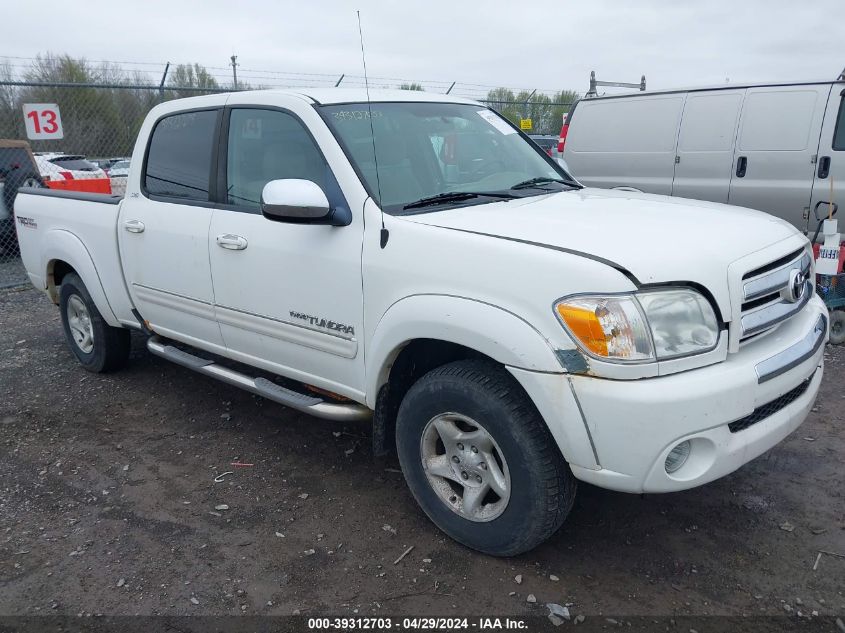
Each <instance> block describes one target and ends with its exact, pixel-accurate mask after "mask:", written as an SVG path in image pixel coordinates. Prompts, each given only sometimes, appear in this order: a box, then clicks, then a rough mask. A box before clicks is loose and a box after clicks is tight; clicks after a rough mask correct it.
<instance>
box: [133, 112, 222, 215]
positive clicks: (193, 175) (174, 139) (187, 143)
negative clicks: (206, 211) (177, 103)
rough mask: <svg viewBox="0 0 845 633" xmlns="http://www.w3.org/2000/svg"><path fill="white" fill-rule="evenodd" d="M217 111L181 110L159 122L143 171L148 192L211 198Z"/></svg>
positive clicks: (191, 198)
mask: <svg viewBox="0 0 845 633" xmlns="http://www.w3.org/2000/svg"><path fill="white" fill-rule="evenodd" d="M217 114H218V111H217V110H200V111H197V112H182V113H180V114H174V115H172V116H168V117H165V118H163V119H161V120H160V121H159V122H158V123H157V124H156V126H155V129H154V130H153V133H152V137H151V139H150V145H149V149H148V150H147V162H146V169H145V171H144V188H145V190H146V192H147V193H148V194H151V195H156V196H165V197H171V198H179V199H183V200H198V201H208V200H209V189H210V187H209V183H210V179H211V160H212V150H213V147H214V141H215V130H216V127H217Z"/></svg>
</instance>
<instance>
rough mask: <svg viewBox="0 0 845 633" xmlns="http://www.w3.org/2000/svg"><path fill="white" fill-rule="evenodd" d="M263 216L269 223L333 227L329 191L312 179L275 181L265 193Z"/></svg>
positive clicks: (263, 192) (268, 186)
mask: <svg viewBox="0 0 845 633" xmlns="http://www.w3.org/2000/svg"><path fill="white" fill-rule="evenodd" d="M261 213H263V214H264V217H266V218H267V219H269V220H276V221H278V222H301V223H311V224H333V222H332V209H331V206H330V205H329V200H328V198H327V197H326V194H325V192H324V191H323V190H322V189H321V188H320V186H319V185H318V184H317V183H315V182H313V181H311V180H301V179H298V178H286V179H284V180H271V181H270V182H268V183H267V184H266V185H264V189H263V190H262V192H261Z"/></svg>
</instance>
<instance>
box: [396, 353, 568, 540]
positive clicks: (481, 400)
mask: <svg viewBox="0 0 845 633" xmlns="http://www.w3.org/2000/svg"><path fill="white" fill-rule="evenodd" d="M396 446H397V452H398V454H399V461H400V463H401V466H402V472H403V473H404V475H405V480H406V481H407V483H408V487H409V488H410V489H411V492H412V493H413V495H414V497H415V498H416V500H417V502H418V503H419V505H420V507H422V509H423V511H424V512H425V513H426V514H427V515H428V517H429V518H430V519H431V520H432V521H433V522H434V524H435V525H437V527H439V528H440V529H441V530H443V531H444V532H445V533H446V534H448V535H449V536H450V537H452V538H453V539H455V540H456V541H458V542H459V543H463V544H464V545H466V546H467V547H471V548H473V549H476V550H479V551H481V552H484V553H486V554H491V555H494V556H514V555H517V554H521V553H523V552H526V551H528V550H530V549H532V548H534V547H535V546H537V545H539V544H540V543H542V542H543V541H545V540H546V539H547V538H549V537H550V536H551V535H552V534H554V533H555V532H556V531H557V530H558V528H560V526H561V525H562V524H563V521H564V519H565V518H566V516H567V514H568V513H569V511H570V509H571V508H572V504H573V502H574V500H575V489H576V482H575V478H574V477H573V475H572V472H571V471H570V469H569V466H568V465H567V463H566V462H565V461H564V459H563V457H562V455H561V454H560V451H559V450H558V448H557V445H556V444H555V442H554V439H553V438H552V436H551V434H550V433H549V430H548V428H547V427H546V424H545V422H544V421H543V419H542V418H541V417H540V414H539V413H538V412H537V410H536V408H535V407H534V405H533V403H532V402H531V401H530V400H529V398H528V396H527V395H526V394H525V392H524V391H523V390H522V389H521V388H520V386H519V384H518V383H517V382H516V381H515V380H514V378H513V377H512V376H511V375H510V374H509V373H508V372H507V371H506V370H505V369H504V368H503V367H500V366H498V365H495V364H493V363H491V362H484V361H475V360H473V361H458V362H454V363H450V364H448V365H444V366H443V367H439V368H437V369H434V370H432V371H430V372H429V373H427V374H426V375H425V376H423V377H422V378H421V379H420V380H419V381H417V382H416V383H415V384H414V385H413V386H412V387H411V389H410V390H409V391H408V393H407V395H406V396H405V398H404V400H403V401H402V405H401V406H400V408H399V415H398V418H397V422H396Z"/></svg>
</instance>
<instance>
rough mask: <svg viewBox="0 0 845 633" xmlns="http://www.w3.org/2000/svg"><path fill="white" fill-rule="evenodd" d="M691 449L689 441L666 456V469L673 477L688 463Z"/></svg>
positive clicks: (682, 443)
mask: <svg viewBox="0 0 845 633" xmlns="http://www.w3.org/2000/svg"><path fill="white" fill-rule="evenodd" d="M690 448H692V447H691V445H690V443H689V440H684V441H683V442H681V443H680V444H678V445H677V446H676V447H675V448H673V449H672V450H671V452H670V453H669V454H668V455H667V456H666V464H665V467H666V472H667V473H669V474H670V475H671V474H672V473H674V472H676V471H677V470H678V469H680V468H681V466H683V465H684V464H686V463H687V458H688V457H689V453H690Z"/></svg>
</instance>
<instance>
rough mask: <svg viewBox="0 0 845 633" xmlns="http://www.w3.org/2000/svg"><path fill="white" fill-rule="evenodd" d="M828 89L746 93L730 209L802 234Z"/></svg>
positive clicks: (784, 88) (788, 88)
mask: <svg viewBox="0 0 845 633" xmlns="http://www.w3.org/2000/svg"><path fill="white" fill-rule="evenodd" d="M829 93H830V84H820V85H800V86H770V87H766V88H749V89H748V91H747V92H746V95H745V101H744V102H743V106H742V115H741V117H740V124H739V126H740V127H739V136H738V138H737V143H736V149H735V151H734V161H733V176H732V178H731V186H730V195H729V197H728V202H729V203H730V204H735V205H739V206H742V207H751V208H752V209H760V210H761V211H766V212H767V213H771V214H772V215H775V216H777V217H779V218H783V219H784V220H786V221H787V222H790V223H791V224H793V225H794V226H795V227H797V228H799V229H801V230H804V229H805V228H806V227H807V221H806V220H805V219H804V215H805V214H806V211H807V208H808V207H809V205H810V196H811V192H812V186H813V172H814V171H815V164H814V161H815V156H816V152H817V150H818V140H819V134H820V131H821V125H822V118H823V115H824V109H825V104H826V103H827V99H828V95H829Z"/></svg>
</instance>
